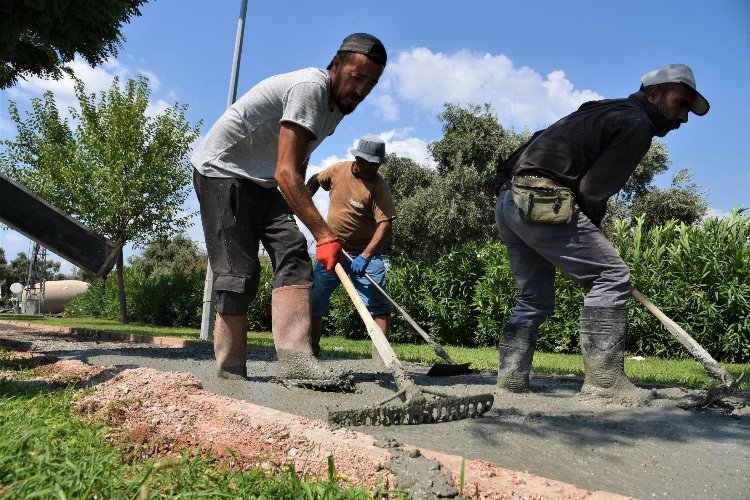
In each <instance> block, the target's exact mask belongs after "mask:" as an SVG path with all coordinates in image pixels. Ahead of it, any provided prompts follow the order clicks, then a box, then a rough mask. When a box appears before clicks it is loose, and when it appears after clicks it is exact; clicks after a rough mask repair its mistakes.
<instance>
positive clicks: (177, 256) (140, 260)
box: [130, 233, 207, 276]
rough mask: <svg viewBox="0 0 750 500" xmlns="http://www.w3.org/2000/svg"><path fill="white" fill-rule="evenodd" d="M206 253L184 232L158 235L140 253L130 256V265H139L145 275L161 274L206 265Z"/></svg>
mask: <svg viewBox="0 0 750 500" xmlns="http://www.w3.org/2000/svg"><path fill="white" fill-rule="evenodd" d="M206 259H207V256H206V253H205V252H203V251H201V250H200V249H199V248H198V244H197V243H196V242H195V241H193V240H191V239H190V238H188V237H187V236H186V235H185V234H184V233H182V234H177V235H175V236H174V237H172V238H166V237H160V238H156V239H155V240H153V241H152V242H151V243H149V244H148V246H147V247H146V249H145V250H144V251H143V253H142V254H141V255H136V256H134V257H131V258H130V265H131V266H133V267H139V268H141V269H142V270H143V272H144V273H145V274H146V276H162V275H169V274H175V273H177V272H181V271H182V272H184V271H187V270H189V269H192V268H194V267H200V268H201V269H203V268H205V267H206Z"/></svg>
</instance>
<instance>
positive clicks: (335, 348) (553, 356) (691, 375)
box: [24, 317, 750, 390]
mask: <svg viewBox="0 0 750 500" xmlns="http://www.w3.org/2000/svg"><path fill="white" fill-rule="evenodd" d="M24 321H30V322H35V323H39V324H48V325H62V326H69V327H80V328H90V329H97V330H109V331H122V332H127V333H138V334H141V335H154V336H164V337H179V338H186V339H198V338H200V331H199V330H198V329H196V328H174V327H157V326H151V325H142V324H138V323H131V324H129V325H122V324H120V323H118V322H117V321H111V320H104V319H96V318H41V317H24ZM248 344H249V345H250V346H251V347H253V346H255V347H266V348H271V347H273V338H272V337H271V334H270V333H269V332H249V334H248ZM320 345H321V350H322V351H323V353H324V354H327V355H333V356H342V357H368V356H370V349H371V347H370V346H371V344H370V341H369V340H352V339H346V338H343V337H323V338H322V339H321V342H320ZM443 347H444V348H445V350H446V352H447V353H448V354H449V355H450V356H451V358H453V359H454V360H455V361H456V362H457V363H471V366H472V368H480V369H485V370H494V369H496V368H497V349H495V348H489V347H485V348H476V349H473V348H465V347H454V346H443ZM393 349H394V351H396V354H397V355H398V357H399V359H402V360H404V361H412V362H416V363H427V364H433V363H437V362H443V361H442V360H441V359H440V358H438V357H437V356H436V355H435V353H434V351H433V350H432V348H430V347H429V346H428V345H427V344H393ZM686 355H687V354H686ZM725 366H726V367H727V369H728V370H729V372H730V373H732V374H733V375H734V376H735V377H737V376H739V375H740V373H742V372H750V364H732V363H729V364H726V365H725ZM533 371H535V372H538V373H547V374H562V375H567V374H573V375H577V376H583V360H582V359H581V356H580V355H577V354H561V353H544V352H537V353H535V354H534V365H533ZM625 372H626V373H627V375H628V376H629V377H631V378H633V379H635V380H639V381H642V382H648V383H654V384H679V385H686V386H690V387H703V386H705V385H707V384H711V383H712V382H711V380H710V379H709V378H708V376H707V375H706V372H705V370H704V369H703V367H702V366H701V365H700V364H699V363H698V362H697V361H693V360H692V359H661V358H647V359H645V360H644V361H635V360H629V359H626V361H625ZM741 390H750V376H747V377H746V380H743V383H742V386H741Z"/></svg>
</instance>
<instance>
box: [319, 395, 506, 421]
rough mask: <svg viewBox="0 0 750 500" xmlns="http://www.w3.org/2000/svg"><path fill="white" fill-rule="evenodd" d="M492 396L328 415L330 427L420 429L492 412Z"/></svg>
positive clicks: (423, 400)
mask: <svg viewBox="0 0 750 500" xmlns="http://www.w3.org/2000/svg"><path fill="white" fill-rule="evenodd" d="M494 402H495V398H494V396H493V395H492V394H480V395H477V396H446V397H437V398H420V399H418V400H416V399H415V400H410V401H409V400H408V401H406V402H404V403H401V404H397V405H388V406H385V405H375V406H369V407H365V408H356V409H352V410H337V411H330V412H328V420H329V421H330V422H331V423H334V424H338V425H343V426H359V425H383V426H388V425H419V424H429V423H434V422H448V421H452V420H462V419H465V418H476V417H480V416H481V415H482V414H484V413H486V412H487V411H489V410H490V408H492V405H493V403H494Z"/></svg>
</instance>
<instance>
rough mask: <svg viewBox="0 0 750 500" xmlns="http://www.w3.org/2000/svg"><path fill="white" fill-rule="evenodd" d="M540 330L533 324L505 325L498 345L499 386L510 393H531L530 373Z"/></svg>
mask: <svg viewBox="0 0 750 500" xmlns="http://www.w3.org/2000/svg"><path fill="white" fill-rule="evenodd" d="M538 336H539V328H538V327H536V326H533V325H531V324H525V323H521V324H510V323H506V324H505V325H503V330H502V331H501V332H500V340H499V341H498V343H497V386H498V388H500V389H501V390H503V391H508V392H519V393H520V392H529V372H531V361H532V359H533V357H534V348H535V347H536V339H537V337H538Z"/></svg>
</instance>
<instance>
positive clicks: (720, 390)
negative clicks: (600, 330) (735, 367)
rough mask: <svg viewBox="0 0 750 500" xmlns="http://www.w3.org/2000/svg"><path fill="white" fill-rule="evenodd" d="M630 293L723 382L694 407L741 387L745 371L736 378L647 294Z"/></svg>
mask: <svg viewBox="0 0 750 500" xmlns="http://www.w3.org/2000/svg"><path fill="white" fill-rule="evenodd" d="M630 293H631V294H632V295H633V297H635V298H636V299H637V300H638V302H640V303H641V304H643V306H644V307H645V308H646V309H648V310H649V311H650V312H651V314H653V315H654V316H656V318H657V319H658V320H659V321H661V323H662V324H663V325H664V327H665V328H666V329H667V330H668V331H669V333H671V334H672V336H674V338H675V339H677V341H678V342H679V343H680V344H682V345H683V346H684V347H685V348H686V349H687V350H688V351H690V354H692V355H693V356H694V357H695V359H697V360H698V362H699V363H700V364H701V365H703V368H705V370H706V373H708V375H709V376H710V377H713V378H715V379H717V380H719V381H720V382H721V385H718V386H716V387H712V388H710V389H709V390H708V392H707V393H706V398H705V399H704V400H703V401H701V402H699V403H696V404H694V405H691V406H692V407H696V408H706V407H708V406H710V405H712V404H714V403H716V402H717V401H719V400H721V399H723V398H726V397H729V396H731V395H732V394H734V393H735V392H737V390H738V389H739V388H740V385H741V384H742V379H743V378H744V376H745V374H744V373H742V374H741V375H740V376H739V377H737V378H735V377H734V376H733V375H732V374H731V373H729V371H728V370H727V369H726V367H725V366H724V365H722V364H721V363H719V362H718V361H716V360H715V359H714V358H713V357H712V356H711V355H710V354H709V353H708V351H706V350H705V349H704V348H703V346H701V345H700V344H699V343H698V342H696V340H695V339H694V338H693V337H691V336H690V335H689V334H688V333H687V332H686V331H685V330H683V329H682V328H681V327H680V325H678V324H677V323H675V322H674V321H672V319H671V318H669V317H668V316H667V315H666V314H664V313H663V312H662V311H661V309H659V308H658V307H656V306H655V305H654V303H653V302H651V301H650V300H649V299H648V298H647V297H646V296H645V295H643V294H642V293H641V292H639V291H638V290H636V289H635V288H634V289H633V290H632V291H631V292H630Z"/></svg>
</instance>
